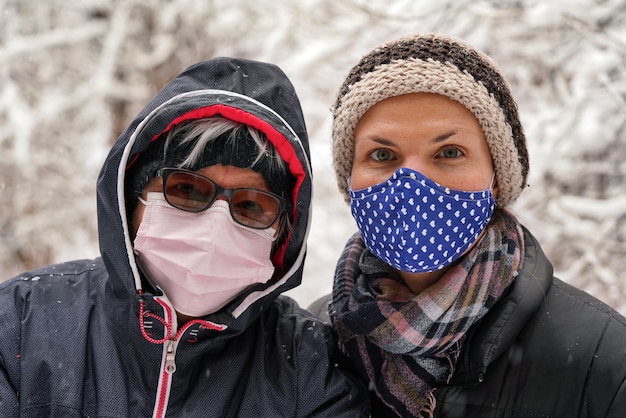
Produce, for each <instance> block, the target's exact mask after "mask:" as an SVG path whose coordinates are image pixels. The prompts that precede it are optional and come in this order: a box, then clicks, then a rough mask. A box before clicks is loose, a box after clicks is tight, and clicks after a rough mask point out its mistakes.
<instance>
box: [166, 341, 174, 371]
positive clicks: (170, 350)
mask: <svg viewBox="0 0 626 418" xmlns="http://www.w3.org/2000/svg"><path fill="white" fill-rule="evenodd" d="M175 348H176V343H175V342H174V341H172V340H170V341H169V342H168V345H167V355H166V357H165V372H166V373H167V374H173V373H174V372H175V371H176V360H175V354H174V349H175Z"/></svg>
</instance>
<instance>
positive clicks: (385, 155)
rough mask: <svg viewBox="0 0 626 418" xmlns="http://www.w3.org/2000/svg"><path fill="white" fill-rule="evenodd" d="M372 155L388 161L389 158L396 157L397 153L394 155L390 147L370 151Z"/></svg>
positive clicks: (377, 159)
mask: <svg viewBox="0 0 626 418" xmlns="http://www.w3.org/2000/svg"><path fill="white" fill-rule="evenodd" d="M370 157H371V158H372V159H373V160H376V161H388V160H394V159H395V155H393V153H392V152H391V151H389V150H388V149H384V148H381V149H377V150H374V151H372V152H371V153H370Z"/></svg>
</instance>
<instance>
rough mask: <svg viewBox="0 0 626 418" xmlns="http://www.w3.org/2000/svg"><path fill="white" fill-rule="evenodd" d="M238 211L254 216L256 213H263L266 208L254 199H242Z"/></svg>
mask: <svg viewBox="0 0 626 418" xmlns="http://www.w3.org/2000/svg"><path fill="white" fill-rule="evenodd" d="M236 210H237V212H239V213H240V214H242V215H244V216H247V217H250V218H253V217H254V214H258V213H263V212H264V209H263V206H261V205H260V204H259V203H258V202H255V201H252V200H242V201H240V202H237V208H236Z"/></svg>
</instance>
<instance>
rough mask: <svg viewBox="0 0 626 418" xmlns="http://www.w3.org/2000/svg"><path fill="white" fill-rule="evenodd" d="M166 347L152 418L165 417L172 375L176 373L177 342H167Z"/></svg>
mask: <svg viewBox="0 0 626 418" xmlns="http://www.w3.org/2000/svg"><path fill="white" fill-rule="evenodd" d="M166 344H167V347H166V353H165V360H164V363H163V369H162V370H163V371H162V374H161V379H160V382H159V389H158V391H159V394H158V396H157V407H156V409H155V411H154V415H153V418H163V417H165V411H166V410H167V403H168V400H169V394H170V388H171V384H172V375H173V374H174V372H175V371H176V359H175V358H176V348H177V346H178V341H176V340H175V339H172V340H169V341H168V342H167V343H166Z"/></svg>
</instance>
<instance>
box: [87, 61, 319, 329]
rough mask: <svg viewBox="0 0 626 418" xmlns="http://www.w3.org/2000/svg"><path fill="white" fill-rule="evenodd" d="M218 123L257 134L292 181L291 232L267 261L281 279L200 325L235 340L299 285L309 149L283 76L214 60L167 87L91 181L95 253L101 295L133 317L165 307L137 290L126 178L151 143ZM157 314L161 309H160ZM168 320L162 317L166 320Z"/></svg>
mask: <svg viewBox="0 0 626 418" xmlns="http://www.w3.org/2000/svg"><path fill="white" fill-rule="evenodd" d="M214 115H221V116H223V117H225V118H228V119H231V120H234V121H237V122H241V123H244V124H246V125H249V126H252V127H254V128H256V129H258V130H259V131H261V132H263V133H264V134H265V135H266V137H267V138H268V139H269V140H270V141H271V142H272V144H273V145H274V146H275V148H276V149H277V150H278V153H279V154H280V156H281V158H282V159H283V160H284V161H285V162H286V163H287V166H288V170H289V172H290V173H291V175H292V177H293V178H294V179H295V182H294V183H295V185H294V189H293V192H292V195H291V203H292V205H291V206H292V207H291V209H290V210H291V213H290V215H291V220H292V230H291V232H290V234H289V235H288V237H287V239H286V240H285V242H284V243H283V244H282V245H281V247H280V248H279V249H278V251H277V252H276V254H275V256H274V259H273V260H274V263H275V264H276V266H277V271H280V272H282V273H281V274H282V275H281V277H279V278H278V279H277V280H274V281H271V282H270V283H267V284H264V285H261V286H255V287H253V288H252V289H249V290H247V291H245V292H244V293H242V294H241V295H239V296H238V297H237V298H236V299H235V300H234V301H232V302H231V303H229V304H228V305H227V306H226V307H225V308H223V309H222V310H220V311H219V312H216V313H214V314H211V315H208V316H207V317H205V318H203V319H205V320H207V321H210V322H213V323H216V324H219V326H220V327H222V328H224V329H228V330H229V331H228V332H227V334H230V333H233V332H235V333H238V332H240V331H242V330H244V329H245V328H247V326H248V324H249V323H250V322H252V321H253V320H254V319H256V318H257V317H258V315H259V314H260V312H261V311H262V310H263V309H264V308H265V307H266V306H267V305H269V304H270V303H271V302H272V301H273V300H274V299H276V298H277V297H278V295H279V294H280V293H282V292H284V291H286V290H288V289H291V288H293V287H296V286H297V285H299V284H300V282H301V279H302V270H303V263H304V258H305V253H306V238H307V235H308V231H309V227H310V211H311V199H312V178H311V176H312V173H311V164H310V153H309V143H308V137H307V133H306V126H305V122H304V118H303V114H302V110H301V107H300V102H299V100H298V97H297V95H296V92H295V90H294V87H293V86H292V84H291V82H290V81H289V79H288V78H287V76H286V75H285V74H284V73H283V72H282V70H281V69H280V68H278V67H277V66H275V65H272V64H267V63H262V62H256V61H251V60H245V59H238V58H226V57H220V58H214V59H210V60H207V61H204V62H201V63H198V64H195V65H193V66H191V67H189V68H187V69H186V70H185V71H183V72H182V73H181V74H179V75H178V76H176V77H175V78H174V79H172V80H171V81H170V82H169V83H168V84H167V85H166V86H165V87H164V88H163V89H162V90H161V91H160V92H159V93H158V94H157V95H156V96H155V97H154V98H153V99H152V100H151V101H150V102H149V103H148V105H147V106H146V107H145V108H144V109H143V110H142V111H141V112H140V113H139V114H138V115H137V117H136V118H135V119H134V120H133V122H132V123H131V124H130V125H129V127H128V128H127V129H126V130H125V131H124V132H123V133H122V134H121V135H120V137H119V138H118V139H117V141H116V142H115V144H114V145H113V147H112V149H111V151H110V152H109V155H108V156H107V158H106V160H105V163H104V165H103V167H102V170H101V172H100V175H99V177H98V184H97V199H98V200H97V205H98V227H99V242H100V252H101V255H102V258H103V261H104V263H105V265H106V267H107V270H108V272H109V275H110V280H109V282H110V283H109V284H108V288H109V289H110V290H111V291H112V292H113V293H114V294H115V297H117V298H127V299H128V300H129V303H131V304H132V305H133V306H132V307H131V310H133V311H135V310H136V312H137V313H138V312H139V303H138V302H139V301H141V302H142V303H144V302H145V304H146V309H149V310H152V311H158V310H163V308H164V310H165V311H166V312H165V315H166V316H167V315H171V312H172V311H171V307H170V306H168V304H167V303H166V302H163V301H162V299H161V298H159V295H153V294H150V293H149V291H147V290H144V289H142V282H141V278H140V275H139V271H138V269H137V265H136V262H135V257H134V253H133V245H132V242H131V239H130V234H129V220H128V219H127V218H126V202H125V201H124V196H125V193H124V183H125V182H124V177H125V174H126V170H127V168H128V167H129V166H131V165H132V163H133V162H134V161H135V160H136V159H137V158H138V157H139V156H140V155H141V153H143V152H145V151H146V149H147V148H148V146H149V145H150V143H151V142H152V141H157V140H160V138H162V135H161V134H163V133H164V132H167V131H168V130H170V129H171V128H172V127H174V126H176V125H177V124H179V123H181V122H184V121H187V120H193V119H198V118H203V117H209V116H214ZM160 306H161V307H160ZM168 312H169V313H168Z"/></svg>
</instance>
